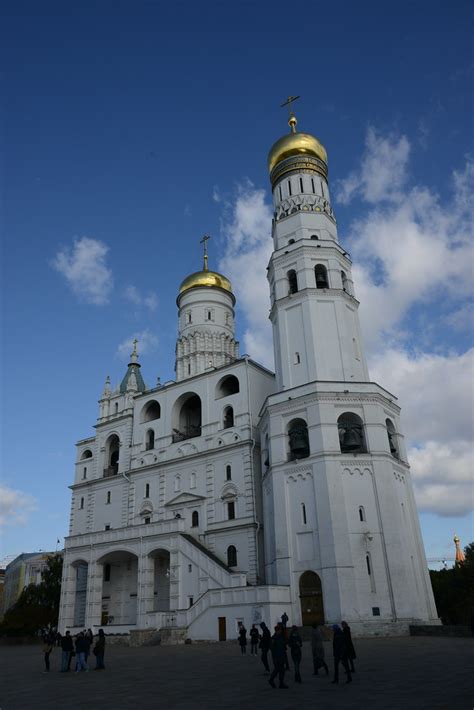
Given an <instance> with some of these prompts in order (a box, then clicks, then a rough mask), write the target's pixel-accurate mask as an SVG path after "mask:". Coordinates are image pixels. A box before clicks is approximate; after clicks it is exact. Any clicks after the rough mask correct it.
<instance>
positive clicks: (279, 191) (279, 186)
mask: <svg viewBox="0 0 474 710" xmlns="http://www.w3.org/2000/svg"><path fill="white" fill-rule="evenodd" d="M278 194H279V195H280V202H281V201H282V199H283V195H282V194H281V185H278Z"/></svg>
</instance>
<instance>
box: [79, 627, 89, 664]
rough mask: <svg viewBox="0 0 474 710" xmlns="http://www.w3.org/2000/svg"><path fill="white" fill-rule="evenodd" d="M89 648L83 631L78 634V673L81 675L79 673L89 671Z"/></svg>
mask: <svg viewBox="0 0 474 710" xmlns="http://www.w3.org/2000/svg"><path fill="white" fill-rule="evenodd" d="M87 648H88V644H87V641H86V639H85V637H84V634H83V633H82V631H81V633H80V634H78V635H77V638H76V673H79V671H88V670H89V669H88V667H87V663H86V650H87Z"/></svg>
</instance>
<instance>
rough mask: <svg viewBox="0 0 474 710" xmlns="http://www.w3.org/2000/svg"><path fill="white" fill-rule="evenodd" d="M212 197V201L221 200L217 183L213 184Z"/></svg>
mask: <svg viewBox="0 0 474 710" xmlns="http://www.w3.org/2000/svg"><path fill="white" fill-rule="evenodd" d="M212 199H213V200H214V202H221V201H222V197H221V193H220V190H219V186H218V185H214V187H213V188H212Z"/></svg>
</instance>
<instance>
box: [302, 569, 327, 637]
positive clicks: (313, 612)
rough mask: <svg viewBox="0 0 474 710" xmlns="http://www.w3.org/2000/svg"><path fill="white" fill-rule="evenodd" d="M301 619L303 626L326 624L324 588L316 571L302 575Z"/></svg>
mask: <svg viewBox="0 0 474 710" xmlns="http://www.w3.org/2000/svg"><path fill="white" fill-rule="evenodd" d="M300 601H301V620H302V623H303V626H311V624H324V607H323V590H322V587H321V579H320V578H319V576H318V575H317V574H316V572H310V571H308V572H304V573H303V574H302V575H301V577H300Z"/></svg>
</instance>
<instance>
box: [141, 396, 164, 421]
mask: <svg viewBox="0 0 474 710" xmlns="http://www.w3.org/2000/svg"><path fill="white" fill-rule="evenodd" d="M160 417H161V407H160V405H159V404H158V402H156V401H155V400H154V399H152V400H151V402H147V404H145V406H144V407H143V409H142V416H141V421H142V423H144V422H152V421H154V420H155V419H159V418H160Z"/></svg>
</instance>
